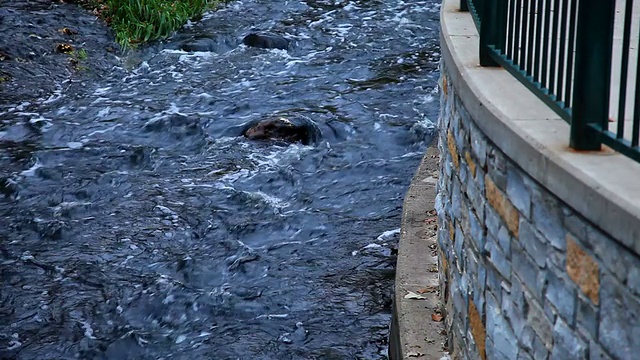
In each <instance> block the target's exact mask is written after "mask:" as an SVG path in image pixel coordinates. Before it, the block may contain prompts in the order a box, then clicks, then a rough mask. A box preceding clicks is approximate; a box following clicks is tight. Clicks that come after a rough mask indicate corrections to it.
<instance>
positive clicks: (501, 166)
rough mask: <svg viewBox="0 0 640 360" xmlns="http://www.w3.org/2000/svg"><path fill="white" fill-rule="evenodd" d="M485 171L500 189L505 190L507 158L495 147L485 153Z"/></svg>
mask: <svg viewBox="0 0 640 360" xmlns="http://www.w3.org/2000/svg"><path fill="white" fill-rule="evenodd" d="M487 173H488V174H489V176H491V178H492V179H493V181H494V182H495V184H496V187H498V189H500V190H501V191H507V159H506V157H505V156H504V154H503V153H502V151H500V150H499V149H498V148H496V147H491V148H489V151H488V153H487Z"/></svg>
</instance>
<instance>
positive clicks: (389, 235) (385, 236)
mask: <svg viewBox="0 0 640 360" xmlns="http://www.w3.org/2000/svg"><path fill="white" fill-rule="evenodd" d="M398 234H400V228H397V229H393V230H387V231H385V232H383V233H382V234H380V235H379V236H378V237H377V238H376V240H378V241H384V240H387V239H390V238H392V237H394V236H396V235H398Z"/></svg>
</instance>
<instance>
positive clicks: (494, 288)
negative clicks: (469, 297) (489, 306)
mask: <svg viewBox="0 0 640 360" xmlns="http://www.w3.org/2000/svg"><path fill="white" fill-rule="evenodd" d="M485 273H486V275H485V276H486V279H487V280H486V287H485V300H486V297H487V294H489V293H491V294H492V295H493V297H495V298H496V299H498V302H500V301H502V282H503V281H504V279H503V278H502V276H501V275H500V273H499V272H498V270H496V268H495V267H494V266H493V265H491V264H490V263H486V264H485Z"/></svg>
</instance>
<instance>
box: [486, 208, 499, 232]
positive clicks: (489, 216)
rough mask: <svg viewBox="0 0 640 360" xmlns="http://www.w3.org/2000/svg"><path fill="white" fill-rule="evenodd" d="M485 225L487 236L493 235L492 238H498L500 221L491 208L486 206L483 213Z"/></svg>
mask: <svg viewBox="0 0 640 360" xmlns="http://www.w3.org/2000/svg"><path fill="white" fill-rule="evenodd" d="M484 217H485V225H486V226H487V234H491V235H493V237H494V238H497V237H498V232H499V231H500V225H502V220H501V219H500V216H499V215H498V213H497V212H496V211H495V210H494V209H493V207H491V206H486V207H485V211H484Z"/></svg>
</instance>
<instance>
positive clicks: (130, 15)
mask: <svg viewBox="0 0 640 360" xmlns="http://www.w3.org/2000/svg"><path fill="white" fill-rule="evenodd" d="M219 2H220V0H106V3H105V5H104V6H103V7H102V8H103V10H102V16H103V17H104V18H105V19H106V20H107V22H109V24H110V25H111V27H112V28H113V29H114V30H115V32H116V41H117V42H118V43H119V44H120V45H121V46H122V47H123V48H128V47H131V46H136V45H137V44H139V43H143V42H146V41H150V40H155V39H161V38H165V37H168V36H169V35H171V34H172V33H173V32H174V31H176V30H177V29H179V28H180V27H181V26H182V25H184V24H185V23H186V22H187V21H188V20H190V19H195V18H198V17H200V16H201V15H202V14H203V13H204V12H205V11H206V10H207V9H208V8H210V7H213V6H215V5H217V4H218V3H219Z"/></svg>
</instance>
